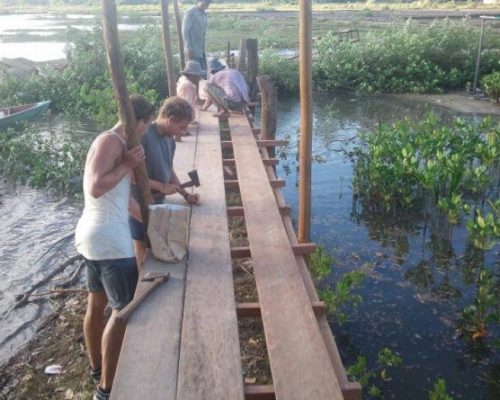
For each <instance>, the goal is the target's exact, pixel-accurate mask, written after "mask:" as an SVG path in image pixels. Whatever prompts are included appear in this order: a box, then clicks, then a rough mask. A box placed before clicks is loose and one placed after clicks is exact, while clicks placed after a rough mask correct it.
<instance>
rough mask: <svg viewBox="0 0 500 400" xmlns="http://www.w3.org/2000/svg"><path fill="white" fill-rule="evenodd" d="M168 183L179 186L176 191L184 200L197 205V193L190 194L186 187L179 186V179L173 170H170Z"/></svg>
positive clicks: (198, 198)
mask: <svg viewBox="0 0 500 400" xmlns="http://www.w3.org/2000/svg"><path fill="white" fill-rule="evenodd" d="M170 183H171V184H173V185H177V187H178V188H179V189H178V193H179V194H180V195H181V196H182V197H184V200H186V201H187V202H188V203H189V204H194V205H198V204H199V203H200V195H199V194H198V193H195V194H191V193H189V192H188V191H187V190H186V189H184V188H181V187H180V185H181V181H180V180H179V178H178V177H177V174H176V173H175V171H174V170H172V175H171V176H170Z"/></svg>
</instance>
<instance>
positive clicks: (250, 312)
mask: <svg viewBox="0 0 500 400" xmlns="http://www.w3.org/2000/svg"><path fill="white" fill-rule="evenodd" d="M312 308H313V310H314V313H315V314H316V316H318V315H321V314H323V313H324V312H325V308H326V306H325V303H324V302H322V301H316V302H313V303H312ZM236 315H237V316H238V318H252V317H260V316H261V313H260V305H259V303H237V304H236Z"/></svg>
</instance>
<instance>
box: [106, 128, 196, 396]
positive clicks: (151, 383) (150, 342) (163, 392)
mask: <svg viewBox="0 0 500 400" xmlns="http://www.w3.org/2000/svg"><path fill="white" fill-rule="evenodd" d="M195 151H196V135H193V136H189V137H187V138H184V140H183V141H182V142H180V143H178V144H177V150H176V154H175V159H174V168H175V170H176V172H177V174H178V175H179V177H180V178H181V179H182V178H183V177H185V176H187V172H188V171H190V170H192V169H193V167H194V157H195ZM167 199H168V201H173V202H183V199H182V197H181V196H179V195H175V196H169V197H168V198H167ZM186 264H187V261H186V260H183V261H181V262H178V263H174V264H167V263H163V262H161V261H158V260H155V259H154V258H153V257H152V256H151V255H150V254H148V256H147V259H146V262H145V263H144V268H143V273H146V272H162V273H167V272H169V273H170V280H169V281H168V282H167V283H165V284H162V285H160V286H159V287H158V288H156V289H155V290H154V292H153V293H151V295H150V296H149V297H148V298H147V299H146V300H145V301H144V302H143V303H142V304H141V305H140V306H139V307H138V308H137V309H136V310H135V311H134V313H133V314H132V315H131V317H130V319H129V321H128V323H127V331H126V333H125V338H124V340H123V345H122V351H121V353H120V359H119V361H118V368H117V372H116V377H115V381H114V383H113V392H112V395H111V398H112V399H113V400H114V399H116V400H137V399H141V400H149V399H151V400H153V399H159V398H165V399H175V396H176V392H177V371H178V365H179V350H180V337H181V333H180V331H181V322H182V309H183V303H184V288H185V280H186ZM144 285H145V284H144V283H141V282H139V285H138V288H137V293H140V292H139V291H140V290H141V289H142V287H143V286H144Z"/></svg>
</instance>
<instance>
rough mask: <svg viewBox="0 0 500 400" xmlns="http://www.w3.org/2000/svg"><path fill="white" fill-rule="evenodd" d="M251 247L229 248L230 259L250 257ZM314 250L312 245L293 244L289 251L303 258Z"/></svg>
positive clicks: (314, 247)
mask: <svg viewBox="0 0 500 400" xmlns="http://www.w3.org/2000/svg"><path fill="white" fill-rule="evenodd" d="M250 249H251V246H250V247H247V246H237V247H236V246H235V247H231V257H233V258H246V257H252V254H251V251H250ZM315 249H316V245H315V244H314V243H295V244H293V245H291V250H292V251H293V254H294V255H296V256H299V255H300V256H303V255H307V254H311V253H312V252H313V251H314V250H315Z"/></svg>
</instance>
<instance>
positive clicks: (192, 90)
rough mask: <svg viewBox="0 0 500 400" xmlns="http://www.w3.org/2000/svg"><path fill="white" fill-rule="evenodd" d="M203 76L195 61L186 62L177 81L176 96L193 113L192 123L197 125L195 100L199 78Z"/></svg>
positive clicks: (203, 72) (203, 73)
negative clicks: (182, 100)
mask: <svg viewBox="0 0 500 400" xmlns="http://www.w3.org/2000/svg"><path fill="white" fill-rule="evenodd" d="M203 75H205V71H203V70H202V69H201V67H200V64H199V63H198V62H196V61H192V60H191V61H188V62H187V63H186V68H184V70H183V71H181V76H180V78H179V80H178V81H177V96H179V97H182V98H183V99H184V100H186V101H187V102H188V103H189V104H190V106H191V108H192V109H193V111H194V119H193V121H192V122H193V123H197V118H196V111H197V106H196V100H197V99H198V90H197V87H198V84H199V82H200V79H201V77H202V76H203Z"/></svg>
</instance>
